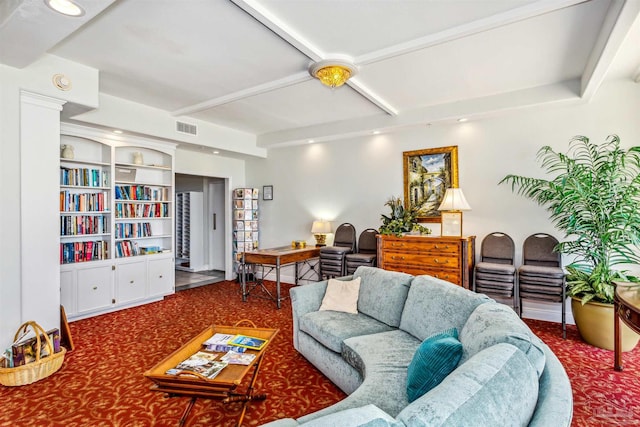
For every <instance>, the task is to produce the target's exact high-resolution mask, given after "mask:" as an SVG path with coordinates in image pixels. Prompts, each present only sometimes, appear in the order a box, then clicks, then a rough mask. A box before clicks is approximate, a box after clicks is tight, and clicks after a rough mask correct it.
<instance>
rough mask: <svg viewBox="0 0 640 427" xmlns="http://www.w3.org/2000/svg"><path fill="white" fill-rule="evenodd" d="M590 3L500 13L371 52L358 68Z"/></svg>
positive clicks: (565, 1)
mask: <svg viewBox="0 0 640 427" xmlns="http://www.w3.org/2000/svg"><path fill="white" fill-rule="evenodd" d="M585 1H588V0H558V1H537V2H535V3H530V4H527V5H525V6H522V7H518V8H515V9H511V10H509V11H507V12H502V13H498V14H496V15H492V16H489V17H487V18H483V19H478V20H476V21H473V22H469V23H467V24H463V25H458V26H457V27H453V28H449V29H447V30H444V31H440V32H438V33H435V34H429V35H427V36H424V37H419V38H417V39H414V40H410V41H408V42H404V43H398V44H396V45H393V46H389V47H386V48H384V49H380V50H377V51H374V52H369V53H366V54H364V55H361V56H359V57H358V58H356V59H355V62H356V64H358V65H366V64H371V63H374V62H379V61H383V60H385V59H389V58H393V57H395V56H399V55H404V54H407V53H410V52H413V51H416V50H421V49H426V48H429V47H432V46H436V45H439V44H442V43H446V42H449V41H452V40H456V39H460V38H463V37H468V36H471V35H474V34H478V33H481V32H484V31H489V30H493V29H495V28H499V27H503V26H505V25H509V24H513V23H515V22H518V21H523V20H525V19H530V18H534V17H536V16H540V15H543V14H546V13H550V12H554V11H556V10H559V9H564V8H566V7H570V6H575V5H576V4H580V3H584V2H585Z"/></svg>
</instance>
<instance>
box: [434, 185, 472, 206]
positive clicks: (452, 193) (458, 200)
mask: <svg viewBox="0 0 640 427" xmlns="http://www.w3.org/2000/svg"><path fill="white" fill-rule="evenodd" d="M438 210H439V211H470V210H471V206H469V203H468V202H467V199H465V198H464V194H463V193H462V189H460V188H447V191H446V192H445V193H444V198H443V199H442V203H441V204H440V207H439V208H438Z"/></svg>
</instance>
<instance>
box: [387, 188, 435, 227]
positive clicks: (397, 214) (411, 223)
mask: <svg viewBox="0 0 640 427" xmlns="http://www.w3.org/2000/svg"><path fill="white" fill-rule="evenodd" d="M384 205H385V206H389V208H390V209H391V213H390V214H389V216H387V215H384V214H382V215H381V217H380V220H381V221H382V225H381V226H380V228H379V231H380V234H392V235H394V236H397V237H402V236H403V235H404V234H405V233H413V232H417V233H420V234H431V230H430V229H429V228H427V227H425V226H422V225H420V224H419V223H418V209H417V208H416V207H415V206H413V205H412V206H411V207H409V208H407V209H405V208H404V203H403V202H402V199H401V198H400V197H393V196H392V197H390V198H389V200H387V202H386V203H385V204H384Z"/></svg>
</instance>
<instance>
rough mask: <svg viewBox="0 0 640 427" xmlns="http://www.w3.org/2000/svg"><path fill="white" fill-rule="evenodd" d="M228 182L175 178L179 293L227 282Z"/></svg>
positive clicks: (204, 178)
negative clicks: (226, 207) (226, 194)
mask: <svg viewBox="0 0 640 427" xmlns="http://www.w3.org/2000/svg"><path fill="white" fill-rule="evenodd" d="M226 181H227V179H225V178H216V177H208V176H199V175H188V174H179V173H176V174H175V189H176V208H175V212H176V223H175V224H176V230H175V231H176V265H175V268H176V271H175V289H176V291H180V290H185V289H190V288H193V287H197V286H203V285H208V284H211V283H216V282H220V281H223V280H225V253H226V243H225V241H226V239H225V220H226V218H225V187H226Z"/></svg>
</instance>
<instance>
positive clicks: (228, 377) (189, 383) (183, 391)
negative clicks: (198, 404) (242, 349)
mask: <svg viewBox="0 0 640 427" xmlns="http://www.w3.org/2000/svg"><path fill="white" fill-rule="evenodd" d="M243 322H249V324H251V325H253V322H251V321H246V320H242V321H240V322H238V323H236V326H218V325H213V326H210V327H208V328H207V329H205V330H204V331H202V332H201V333H200V334H198V335H197V336H195V337H194V338H192V339H191V340H189V341H188V342H187V343H186V344H185V345H183V346H182V347H180V348H179V349H177V350H176V351H174V352H173V353H171V354H170V355H169V356H167V357H166V358H165V359H163V360H162V361H160V363H158V364H157V365H156V366H154V367H153V368H151V369H149V370H148V371H146V372H145V373H144V376H145V377H147V378H149V379H150V380H151V381H153V383H154V384H153V385H152V386H151V391H160V392H164V393H167V394H168V395H169V397H173V396H190V397H191V401H190V402H189V405H188V406H187V408H186V409H185V411H184V413H183V415H182V418H181V419H180V425H183V424H184V422H185V421H186V418H187V416H188V415H189V412H190V411H191V408H192V407H193V404H194V403H195V401H196V399H197V398H198V397H201V398H206V399H218V400H222V402H223V403H230V402H244V404H243V407H242V411H241V413H240V416H239V418H238V426H239V425H241V424H242V420H243V419H244V415H245V412H246V410H247V404H248V403H249V402H250V401H252V400H264V399H266V397H267V396H266V394H256V393H254V385H255V382H256V379H257V376H258V372H259V370H260V366H261V365H262V360H263V356H264V354H265V352H266V350H267V348H268V347H269V344H270V343H271V341H272V340H273V338H275V336H276V335H277V334H278V331H279V330H278V329H266V328H256V327H255V325H253V327H245V326H239V325H240V324H241V323H243ZM216 333H222V334H233V335H238V334H241V335H249V336H254V337H256V338H262V339H265V340H267V343H266V344H265V346H264V347H262V348H261V349H260V350H247V353H251V354H255V355H256V357H255V358H254V359H253V361H251V363H249V364H248V365H228V366H227V367H225V368H224V369H223V370H222V371H220V373H219V374H218V375H216V376H215V377H214V378H212V379H209V378H205V377H202V376H196V375H190V374H187V373H183V374H178V375H168V374H166V372H167V370H169V369H172V368H175V367H176V366H177V365H178V364H179V363H180V362H182V361H184V360H186V359H188V358H189V357H190V356H191V355H193V354H195V353H197V352H198V351H200V350H202V343H204V342H205V341H206V340H207V339H209V338H211V337H212V336H213V335H214V334H216ZM252 369H253V373H252V375H251V380H250V382H249V385H248V387H247V389H246V391H244V392H239V391H238V390H237V388H238V386H239V385H241V384H242V380H243V379H244V376H245V375H246V374H247V373H249V372H250V371H251V370H252Z"/></svg>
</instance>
